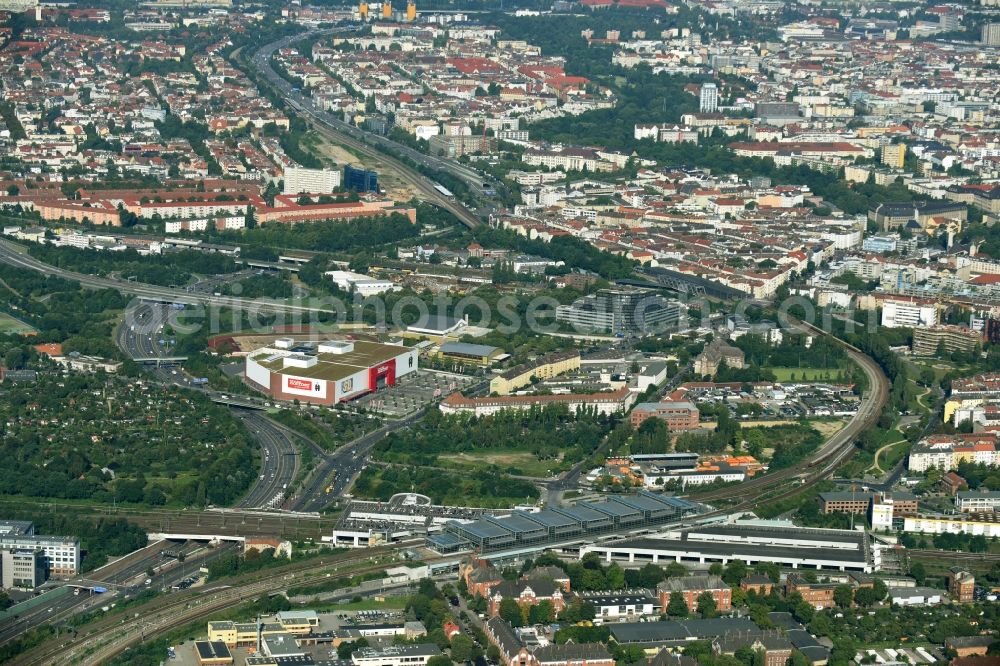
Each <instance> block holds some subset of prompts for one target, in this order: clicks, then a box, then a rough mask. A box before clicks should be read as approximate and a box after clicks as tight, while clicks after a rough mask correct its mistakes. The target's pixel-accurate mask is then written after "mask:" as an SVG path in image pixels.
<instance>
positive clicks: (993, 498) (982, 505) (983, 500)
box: [955, 490, 1000, 513]
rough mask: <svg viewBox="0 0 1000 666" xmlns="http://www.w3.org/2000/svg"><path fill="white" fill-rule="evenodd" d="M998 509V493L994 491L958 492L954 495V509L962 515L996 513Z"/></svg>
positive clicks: (999, 505) (999, 495)
mask: <svg viewBox="0 0 1000 666" xmlns="http://www.w3.org/2000/svg"><path fill="white" fill-rule="evenodd" d="M997 507H1000V492H998V491H995V490H959V491H957V492H956V493H955V508H956V509H958V510H959V511H961V512H962V513H979V512H982V511H996V510H997Z"/></svg>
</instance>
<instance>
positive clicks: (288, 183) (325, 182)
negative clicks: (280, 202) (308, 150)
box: [281, 167, 340, 194]
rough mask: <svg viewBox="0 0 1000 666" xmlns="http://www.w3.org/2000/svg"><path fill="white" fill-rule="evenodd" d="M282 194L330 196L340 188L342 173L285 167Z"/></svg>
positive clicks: (329, 170)
mask: <svg viewBox="0 0 1000 666" xmlns="http://www.w3.org/2000/svg"><path fill="white" fill-rule="evenodd" d="M283 177H284V179H285V185H284V188H283V189H282V190H281V192H282V194H330V193H331V192H333V191H334V190H336V189H337V188H338V187H340V172H339V171H334V170H332V169H306V168H303V167H285V172H284V176H283Z"/></svg>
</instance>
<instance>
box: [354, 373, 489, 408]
mask: <svg viewBox="0 0 1000 666" xmlns="http://www.w3.org/2000/svg"><path fill="white" fill-rule="evenodd" d="M477 381H481V380H477V379H476V378H475V377H468V376H465V375H458V374H454V373H450V372H438V371H434V370H418V371H417V372H415V373H413V374H410V375H406V376H405V377H401V378H400V379H399V383H398V384H396V385H395V386H390V387H388V388H384V389H382V390H380V391H378V392H376V393H372V394H369V395H366V396H362V397H360V398H358V399H357V400H355V401H354V402H353V404H354V405H355V406H357V407H364V408H365V409H368V410H370V411H373V412H376V413H378V414H381V415H383V416H387V417H389V418H402V417H404V416H406V415H407V414H412V413H413V412H415V411H417V410H419V409H420V408H422V407H424V406H425V405H427V404H429V403H430V402H433V401H434V400H436V399H438V398H441V397H444V396H446V395H448V394H449V393H452V392H453V391H461V390H463V389H465V388H467V387H469V386H471V385H472V384H474V383H476V382H477Z"/></svg>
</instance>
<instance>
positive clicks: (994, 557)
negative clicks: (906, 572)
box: [906, 548, 1000, 564]
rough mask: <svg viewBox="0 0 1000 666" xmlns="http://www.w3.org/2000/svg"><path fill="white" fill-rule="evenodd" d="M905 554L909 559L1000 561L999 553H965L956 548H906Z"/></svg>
mask: <svg viewBox="0 0 1000 666" xmlns="http://www.w3.org/2000/svg"><path fill="white" fill-rule="evenodd" d="M906 556H907V557H909V558H910V559H911V560H923V561H941V560H945V561H949V562H955V561H957V562H983V563H986V564H992V563H994V562H1000V553H965V552H961V551H956V550H926V549H924V550H922V549H909V548H908V549H906Z"/></svg>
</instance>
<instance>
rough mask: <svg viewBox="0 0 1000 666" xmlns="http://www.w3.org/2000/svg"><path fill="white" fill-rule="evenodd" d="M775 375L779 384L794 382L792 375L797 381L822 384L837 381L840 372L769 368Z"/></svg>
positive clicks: (824, 369)
mask: <svg viewBox="0 0 1000 666" xmlns="http://www.w3.org/2000/svg"><path fill="white" fill-rule="evenodd" d="M768 370H770V371H771V372H773V373H774V376H775V378H776V379H777V381H779V382H788V381H792V375H794V376H795V381H806V382H821V381H830V382H832V381H835V380H836V377H837V373H838V372H840V370H838V369H837V368H784V367H779V368H768Z"/></svg>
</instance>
